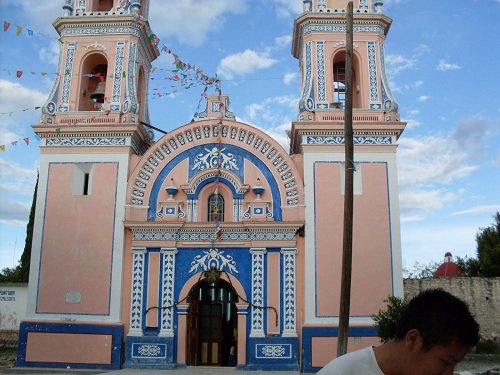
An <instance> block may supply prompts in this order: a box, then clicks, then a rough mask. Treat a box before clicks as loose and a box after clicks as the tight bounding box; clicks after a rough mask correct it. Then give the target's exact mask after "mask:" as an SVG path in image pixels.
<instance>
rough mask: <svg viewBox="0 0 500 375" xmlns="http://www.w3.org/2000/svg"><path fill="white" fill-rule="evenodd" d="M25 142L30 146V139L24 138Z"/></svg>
mask: <svg viewBox="0 0 500 375" xmlns="http://www.w3.org/2000/svg"><path fill="white" fill-rule="evenodd" d="M23 141H24V142H26V144H27V145H29V144H30V139H29V138H28V137H26V138H23Z"/></svg>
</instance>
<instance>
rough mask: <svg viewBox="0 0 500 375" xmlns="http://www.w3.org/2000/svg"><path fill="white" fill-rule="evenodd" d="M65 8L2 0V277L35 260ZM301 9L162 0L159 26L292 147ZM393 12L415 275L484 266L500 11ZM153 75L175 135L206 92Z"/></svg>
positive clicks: (499, 108)
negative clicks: (33, 219) (30, 256)
mask: <svg viewBox="0 0 500 375" xmlns="http://www.w3.org/2000/svg"><path fill="white" fill-rule="evenodd" d="M63 4H64V1H63V0H46V1H43V2H40V1H39V0H0V18H1V20H2V24H4V22H5V21H7V22H9V23H10V27H9V29H7V31H3V30H0V65H1V67H0V145H5V151H0V269H1V268H3V267H13V266H15V265H17V264H18V261H19V258H20V256H21V254H22V251H23V249H24V241H25V237H26V223H27V219H28V215H29V210H30V206H31V201H32V196H33V190H34V186H35V181H36V174H37V168H38V165H39V149H38V145H39V141H38V140H37V139H36V138H35V135H34V133H33V130H32V128H31V125H33V124H37V123H38V121H39V115H40V113H39V110H35V109H34V108H35V107H37V106H41V105H43V104H44V103H45V101H46V99H47V97H48V95H49V93H50V90H51V89H52V85H53V82H54V77H55V76H54V73H55V72H56V70H57V61H58V54H59V43H58V36H57V33H56V32H55V31H54V29H53V27H52V24H51V22H52V21H54V20H55V18H56V17H58V16H62V14H63V10H62V5H63ZM301 11H302V1H301V0H175V1H174V0H151V5H150V17H149V22H150V25H151V28H152V30H153V32H154V33H155V34H156V35H157V36H158V38H159V39H160V43H161V45H165V46H167V47H168V48H169V49H170V50H171V51H172V52H175V53H176V54H177V55H178V56H179V57H180V58H181V60H182V61H184V62H186V63H190V64H192V65H196V66H197V67H199V68H201V69H202V70H203V71H204V73H205V74H207V75H209V76H214V75H215V74H217V75H218V77H219V78H220V79H221V80H222V81H221V82H222V91H223V93H226V94H229V96H230V100H231V105H230V107H229V109H230V110H231V111H232V112H234V113H235V114H236V117H237V119H238V120H239V121H243V122H247V123H250V124H252V125H254V126H257V127H259V128H260V129H262V130H264V131H266V132H267V133H268V134H270V135H271V136H272V137H274V138H275V139H276V140H278V141H279V142H280V143H281V144H282V145H283V147H284V148H285V149H287V150H288V141H287V136H286V130H287V129H290V127H291V123H292V121H294V120H295V119H296V115H297V111H298V100H299V96H300V82H299V67H298V61H297V60H296V59H295V58H293V57H292V55H291V53H290V50H291V38H292V31H293V20H294V18H295V17H296V16H297V15H298V14H299V13H300V12H301ZM383 11H384V13H385V14H386V15H388V16H389V17H391V18H392V19H393V24H392V26H391V28H390V30H389V34H388V36H387V39H386V43H385V54H386V69H387V74H388V77H389V81H390V87H391V90H392V92H393V94H394V96H395V97H396V100H397V101H398V102H399V107H400V114H401V118H402V120H403V121H406V122H407V123H408V125H407V127H406V130H405V131H404V133H403V135H402V136H401V138H400V139H399V149H398V178H399V187H400V209H401V240H402V258H403V267H405V268H406V269H412V268H414V267H415V266H416V265H417V264H429V263H431V262H441V261H442V259H443V257H444V254H445V252H447V251H451V252H452V254H453V255H454V256H460V257H465V256H467V257H475V256H476V241H475V236H476V234H477V232H478V230H479V229H480V228H484V227H487V226H490V225H492V223H493V215H494V214H495V212H497V211H500V194H499V192H500V148H499V147H498V145H499V144H500V69H499V61H500V49H499V48H498V38H499V34H498V26H497V25H498V20H499V19H500V0H458V1H457V0H440V1H435V0H385V1H384V7H383ZM18 26H19V27H20V28H21V31H20V33H19V35H16V34H17V32H18V31H19V30H20V28H19V27H18ZM28 29H30V30H32V31H33V35H31V36H30V35H29V34H28V32H27V30H28ZM153 66H154V67H156V69H157V70H156V71H155V73H153V75H152V77H154V78H155V80H152V81H151V82H150V96H149V98H150V100H149V110H150V118H151V123H152V125H154V126H156V127H158V128H161V129H164V130H165V131H170V130H172V129H175V128H177V127H179V126H181V125H184V124H186V123H188V122H189V121H191V119H192V118H193V116H194V114H195V113H196V112H197V111H198V105H199V102H200V98H201V96H200V94H201V93H202V89H203V88H202V87H199V86H198V87H192V88H190V89H188V90H179V91H178V92H176V93H171V90H172V89H171V87H170V86H169V83H166V82H169V81H165V80H163V81H162V78H164V77H166V76H167V74H166V73H165V72H166V71H168V69H171V68H172V58H171V55H169V54H167V53H162V54H161V56H160V57H159V58H158V59H157V60H156V61H155V62H154V63H153ZM164 69H165V70H164ZM18 71H22V72H23V74H22V76H21V77H19V78H18V77H17V72H18ZM45 73H47V74H45ZM153 93H164V94H165V95H161V96H160V95H153ZM167 94H168V95H167ZM160 136H161V134H157V135H156V139H158V138H160ZM28 143H29V144H28Z"/></svg>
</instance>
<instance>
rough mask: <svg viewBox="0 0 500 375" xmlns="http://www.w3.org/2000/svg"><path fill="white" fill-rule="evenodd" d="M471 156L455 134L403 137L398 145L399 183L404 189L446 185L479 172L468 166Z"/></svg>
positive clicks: (475, 166)
mask: <svg viewBox="0 0 500 375" xmlns="http://www.w3.org/2000/svg"><path fill="white" fill-rule="evenodd" d="M469 157H470V155H468V154H467V152H466V151H465V150H463V149H462V147H461V146H460V145H459V143H458V142H457V141H456V140H455V139H454V136H453V135H449V134H448V135H446V134H441V135H435V136H426V137H419V138H401V139H400V142H399V151H398V160H399V161H398V162H399V167H400V168H399V172H398V173H399V182H400V184H401V185H402V186H418V185H419V184H430V183H441V184H447V183H450V182H452V181H453V180H455V179H457V178H463V177H466V176H468V175H469V174H470V173H471V172H472V171H474V170H476V169H478V166H477V165H470V164H467V162H468V159H469Z"/></svg>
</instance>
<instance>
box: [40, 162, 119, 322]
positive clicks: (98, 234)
mask: <svg viewBox="0 0 500 375" xmlns="http://www.w3.org/2000/svg"><path fill="white" fill-rule="evenodd" d="M75 168H76V166H75V165H74V164H51V166H50V170H49V176H48V188H47V201H46V207H45V224H44V228H43V241H42V250H41V265H40V281H39V285H38V302H37V311H38V312H45V313H78V314H108V313H109V295H110V284H111V263H112V251H113V231H114V225H115V222H114V215H115V194H116V188H115V185H116V183H115V181H116V176H117V171H118V166H117V164H115V163H101V164H94V166H93V171H92V186H91V193H90V194H89V195H73V193H72V180H73V173H74V169H75ZM110 180H112V181H110ZM68 293H71V294H73V295H75V294H79V295H80V301H79V302H76V301H73V302H72V303H69V302H68V301H67V294H68Z"/></svg>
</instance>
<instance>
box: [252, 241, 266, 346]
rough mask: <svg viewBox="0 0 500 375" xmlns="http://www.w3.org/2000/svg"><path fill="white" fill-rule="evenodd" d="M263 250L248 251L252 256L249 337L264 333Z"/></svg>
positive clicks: (263, 334) (264, 251)
mask: <svg viewBox="0 0 500 375" xmlns="http://www.w3.org/2000/svg"><path fill="white" fill-rule="evenodd" d="M266 253H267V251H266V249H265V248H253V249H250V254H252V304H253V305H255V306H259V307H261V308H258V307H255V306H252V309H251V319H252V324H251V329H250V337H265V333H264V309H263V308H262V307H264V255H265V254H266Z"/></svg>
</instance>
